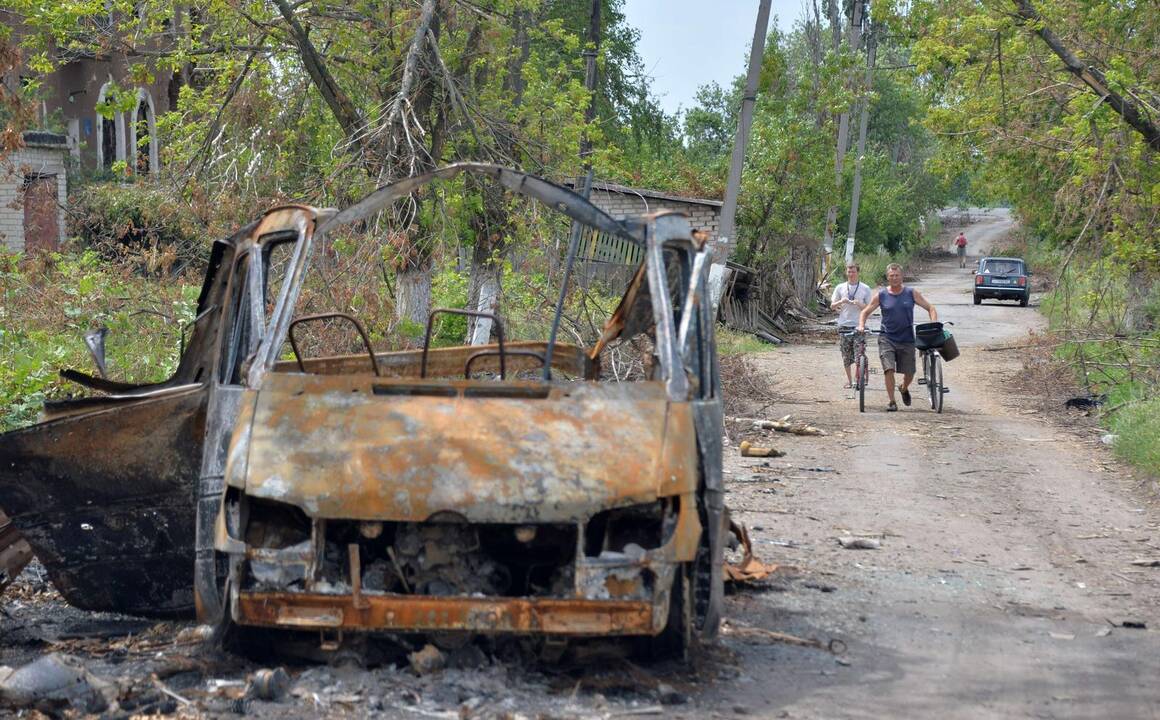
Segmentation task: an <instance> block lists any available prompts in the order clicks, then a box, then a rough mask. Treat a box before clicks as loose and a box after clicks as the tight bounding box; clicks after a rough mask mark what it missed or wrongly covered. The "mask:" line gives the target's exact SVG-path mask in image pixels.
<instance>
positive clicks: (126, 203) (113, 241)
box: [69, 182, 209, 274]
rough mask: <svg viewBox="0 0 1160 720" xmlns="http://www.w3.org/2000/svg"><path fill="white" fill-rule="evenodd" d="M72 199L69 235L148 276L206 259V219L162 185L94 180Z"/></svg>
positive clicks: (194, 265)
mask: <svg viewBox="0 0 1160 720" xmlns="http://www.w3.org/2000/svg"><path fill="white" fill-rule="evenodd" d="M69 201H70V206H69V233H70V234H71V235H73V236H76V237H77V238H79V239H80V242H81V244H82V246H83V247H86V248H92V249H94V250H96V251H97V252H99V253H100V254H101V257H103V258H105V259H108V260H123V259H129V260H130V262H131V263H132V264H134V265H135V266H136V267H137V268H138V269H139V270H141V271H144V272H147V273H149V274H169V273H172V272H177V273H180V272H182V271H183V270H185V269H187V268H190V267H197V266H199V265H200V264H201V263H203V262H204V261H205V258H206V255H207V248H208V246H209V243H208V242H207V241H206V231H205V227H204V225H203V223H202V222H201V221H200V220H199V219H198V218H197V217H196V216H195V215H194V213H193V211H192V210H191V209H190V208H189V206H188V205H186V204H185V203H183V202H182V201H180V200H175V199H174V198H173V196H172V195H171V194H170V193H169V192H167V191H166V189H165V188H163V187H162V186H161V185H159V184H156V183H146V182H141V183H137V184H125V183H93V184H90V185H86V186H85V187H83V188H81V189H80V190H79V191H77V192H75V193H74V194H73V196H72V197H71V198H70V199H69Z"/></svg>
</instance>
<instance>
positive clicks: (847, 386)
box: [842, 383, 854, 390]
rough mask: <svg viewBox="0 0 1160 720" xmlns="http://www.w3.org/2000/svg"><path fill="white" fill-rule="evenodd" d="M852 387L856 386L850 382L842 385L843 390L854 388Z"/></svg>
mask: <svg viewBox="0 0 1160 720" xmlns="http://www.w3.org/2000/svg"><path fill="white" fill-rule="evenodd" d="M852 387H854V386H853V385H851V384H850V383H846V384H845V385H843V386H842V389H843V390H849V389H850V388H852Z"/></svg>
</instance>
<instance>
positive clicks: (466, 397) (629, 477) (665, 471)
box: [227, 373, 697, 522]
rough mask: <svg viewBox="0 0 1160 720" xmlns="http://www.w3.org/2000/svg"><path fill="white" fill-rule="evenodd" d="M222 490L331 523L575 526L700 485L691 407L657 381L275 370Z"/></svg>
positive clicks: (246, 424)
mask: <svg viewBox="0 0 1160 720" xmlns="http://www.w3.org/2000/svg"><path fill="white" fill-rule="evenodd" d="M252 408H253V409H252V414H250V413H246V414H245V416H244V417H243V419H242V423H241V425H240V427H239V429H238V432H237V435H236V436H235V438H234V441H233V447H232V449H231V452H230V457H231V459H230V464H229V467H228V469H227V482H228V483H229V484H230V485H234V486H237V487H241V486H243V484H244V487H245V489H246V492H247V494H249V495H251V496H254V497H260V498H267V499H271V500H278V501H281V502H286V503H292V504H294V505H297V506H299V507H301V508H302V509H303V510H304V511H305V512H306V513H307V514H308V515H311V516H313V517H325V518H347V519H367V520H370V519H376V520H392V521H423V520H427V519H428V518H430V517H432V516H433V515H435V514H437V513H440V512H452V513H457V514H459V515H462V516H463V517H464V518H466V519H467V520H469V521H472V522H525V521H526V522H537V521H539V522H560V521H573V520H579V519H581V518H584V517H587V516H590V515H592V514H593V513H595V512H597V511H599V510H601V509H604V508H608V507H615V506H621V505H627V504H632V503H639V502H648V501H650V500H653V499H655V498H657V497H658V496H664V495H672V494H678V493H684V492H690V491H692V490H694V489H695V488H696V476H697V471H696V467H697V465H696V460H697V458H696V442H695V437H694V429H693V421H692V414H691V412H690V408H689V407H688V406H687V405H685V404H680V403H673V404H670V403H669V402H668V401H667V399H666V397H665V394H664V388H663V386H662V385H661V384H660V383H624V384H607V385H604V384H595V383H576V384H561V385H553V386H548V385H545V384H540V383H513V382H508V383H492V382H482V381H481V382H475V381H461V382H448V381H437V382H430V383H423V382H421V381H420V382H406V381H394V380H387V379H384V378H377V379H376V378H374V377H371V376H318V375H297V374H281V373H275V374H271V375H270V376H268V377H267V378H266V381H265V382H264V384H263V387H262V389H261V390H260V391H259V392H258V393H257V398H256V402H255V403H254V405H253V406H252Z"/></svg>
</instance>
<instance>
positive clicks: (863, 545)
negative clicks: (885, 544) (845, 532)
mask: <svg viewBox="0 0 1160 720" xmlns="http://www.w3.org/2000/svg"><path fill="white" fill-rule="evenodd" d="M838 544H839V545H841V546H842V547H843V548H845V549H847V550H877V549H878V548H880V547H882V542H881V541H879V540H875V539H874V538H865V537H851V536H843V537H840V538H838Z"/></svg>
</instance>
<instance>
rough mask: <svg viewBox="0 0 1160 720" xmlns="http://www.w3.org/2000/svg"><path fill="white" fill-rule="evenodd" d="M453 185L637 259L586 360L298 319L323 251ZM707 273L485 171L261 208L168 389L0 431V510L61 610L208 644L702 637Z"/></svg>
mask: <svg viewBox="0 0 1160 720" xmlns="http://www.w3.org/2000/svg"><path fill="white" fill-rule="evenodd" d="M464 172H469V173H475V174H478V175H481V176H484V177H486V178H490V179H491V180H492V181H494V182H497V183H499V184H500V185H502V186H503V187H505V188H507V189H508V190H509V191H511V192H514V193H518V194H521V195H524V196H527V197H530V198H533V199H534V200H537V201H539V202H542V203H544V204H546V205H547V206H548V207H550V208H552V209H554V210H556V211H558V212H561V213H563V214H564V215H566V216H568V217H569V218H571V219H572V220H573V221H574V222H579V223H582V224H583V225H586V226H588V227H590V228H592V229H594V230H595V231H597V232H600V233H605V234H608V235H611V236H615V237H616V238H618V239H622V240H627V241H630V242H632V243H635V244H637V245H638V246H639V247H640V248H642V250H643V253H644V261H643V262H642V264H641V265H640V267H639V269H638V271H637V272H636V274H635V276H634V277H633V279H632V281H631V282H630V283H629V285H628V287H627V289H626V291H625V293H624V296H623V298H622V300H621V302H620V305H619V307H618V308H617V310H616V311H615V313H614V314H613V316H612V318H611V319H610V320H609V321H608V323H607V324H606V325H605V327H604V330H603V333H602V335H601V337H600V338H599V340H598V341H597V342H596V343H595V344H594V345H593V346H592V347H580V346H577V345H572V344H566V343H563V342H553V341H551V340H549V341H513V340H509V339H507V338H506V337H505V335H504V332H503V324H502V319H501V318H492V321H493V323H494V324H493V327H494V331H495V339H496V340H497V342H495V343H493V344H490V345H475V346H463V347H432V344H431V335H432V322H429V323H428V327H427V335H426V339H425V341H424V343H423V345H422V347H421V348H415V349H406V350H387V351H384V350H378V349H375V348H374V347H373V346H372V343H371V341H370V339H369V335H368V333H367V331H366V329H365V328H364V325H363V322H362V321H361V320H360V319H358V318H355V317H353V316H351V315H348V314H344V313H324V314H318V313H313V312H304V309H303V307H302V306H301V304H300V302H299V301H300V295H301V289H302V284H303V278H304V277H305V276H306V273H307V271H308V269H309V267H310V264H311V262H312V260H313V259H314V258H316V257H318V254H319V253H318V252H316V249H317V248H318V247H321V246H322V243H324V242H325V238H326V236H327V234H328V233H332V232H334V231H335V230H336V229H337V228H339V227H342V226H345V225H348V224H351V223H358V222H361V221H364V220H367V219H369V218H372V217H374V216H375V215H376V214H377V213H379V212H380V211H382V210H383V209H385V208H388V207H390V206H391V205H392V203H394V202H395V201H397V200H398V199H400V198H404V197H406V196H408V195H409V194H410V193H412V192H414V191H415V190H416V189H417V188H420V187H422V186H424V185H426V184H428V183H431V182H433V181H436V180H439V179H448V178H451V177H454V176H456V175H458V174H460V173H464ZM708 256H709V252H708V249H707V248H706V247H705V240H704V237H703V235H702V234H700V233H696V232H694V231H693V230H692V228H690V226H689V223H688V221H687V220H686V218H685V217H684V216H682V215H679V214H675V213H658V214H653V215H649V216H644V217H640V218H636V219H629V220H613V219H612V218H611V217H609V216H608V215H606V214H604V213H603V212H602V211H600V210H598V209H597V208H596V207H594V206H593V205H591V204H590V203H588V202H587V201H586V200H584V199H583V198H581V197H580V196H578V195H576V194H574V193H572V192H571V191H569V190H566V189H564V188H561V187H559V186H557V185H554V184H552V183H549V182H547V181H545V180H542V179H540V178H536V177H534V176H531V175H527V174H524V173H521V172H517V171H514V170H509V169H505V168H500V167H496V166H490V165H482V164H471V163H466V164H459V165H453V166H449V167H446V168H443V169H441V170H437V171H434V172H432V173H429V174H426V175H423V176H418V177H413V178H408V179H406V180H402V181H400V182H398V183H395V184H392V185H389V186H386V187H383V188H381V189H379V190H378V191H376V192H375V193H373V194H372V195H370V196H368V197H367V198H366V199H364V200H362V201H361V202H359V203H357V204H356V205H354V206H352V207H350V208H348V209H345V210H342V211H338V212H336V211H333V210H320V209H315V208H311V207H307V206H288V207H281V208H276V209H274V210H271V211H269V212H268V213H266V214H265V215H264V216H262V217H261V218H260V219H259V220H258V221H256V222H255V223H253V224H251V225H249V226H247V227H245V228H243V229H241V230H240V231H239V232H238V233H236V234H235V235H234V236H233V237H231V238H229V239H226V240H223V241H219V242H217V243H215V244H214V247H213V252H212V256H211V261H210V266H209V271H208V273H207V276H206V279H205V283H204V285H203V288H202V292H201V297H200V298H199V303H198V309H197V317H196V320H195V321H194V322H193V324H192V327H191V328H189V333H188V337H189V340H188V342H187V343H186V347H185V349H184V352H183V355H182V358H181V361H180V364H179V367H178V369H177V371H176V373H175V374H174V377H173V378H171V379H170V380H169V381H167V382H165V383H161V384H158V385H150V386H133V385H126V384H121V383H116V382H114V381H110V380H106V379H103V378H99V377H91V376H87V375H83V374H81V373H77V372H69V373H68V377H70V378H71V379H73V380H75V381H77V382H79V383H81V384H83V385H86V386H88V387H90V388H92V389H94V390H96V391H99V392H100V393H101V394H99V395H97V396H95V397H92V398H86V399H79V400H64V401H59V402H56V403H49V404H48V406H47V407H46V409H45V420H44V422H42V423H40V424H38V425H35V426H33V427H30V428H26V429H22V430H18V431H15V432H11V433H8V434H5V435H3V436H0V508H2V509H3V510H4V511H5V512H7V514H8V515H9V516H10V517H11V518H12V521H13V523H14V525H15V527H17V528H18V529H19V530H20V531H21V533H22V534H23V535H24V537H25V538H26V539H27V540H28V542H29V543H30V544H31V546H32V548H33V550H34V551H35V552H36V554H37V555H38V557H39V558H40V560H41V562H43V563H44V565H45V566H46V567H47V568H48V570H49V573H50V576H51V578H52V580H53V581H54V583H55V584H56V585H57V587H58V588H59V589H60V591H61V592H62V593H63V594H64V596H65V597H66V599H68V600H69V602H71V603H73V604H74V605H77V606H79V607H86V608H93V609H110V610H120V611H125V612H131V613H140V614H150V615H159V614H160V615H164V614H181V613H183V612H189V611H190V610H191V609H192V608H193V607H194V606H196V612H197V614H198V616H199V618H200V619H201V620H202V621H204V622H207V623H210V624H213V625H215V626H216V627H217V629H218V631H219V632H218V636H219V637H221V638H228V637H235V636H238V635H239V634H242V633H244V631H245V630H246V629H247V628H280V629H283V630H285V631H295V632H298V633H310V634H311V635H310V636H312V637H313V638H315V639H316V641H317V642H318V643H319V644H320V646H321V647H323V648H324V649H327V648H336V647H339V646H341V645H342V643H343V641H344V639H345V638H349V637H352V636H358V635H360V634H363V633H372V634H373V633H391V634H402V633H439V634H440V635H443V636H446V635H449V634H452V635H453V634H471V635H475V634H485V635H501V634H519V635H534V636H542V637H557V638H561V639H563V638H569V637H585V636H639V637H642V638H648V637H653V638H656V640H657V641H659V643H660V644H661V645H664V646H666V647H668V648H669V649H671V650H677V651H679V650H682V649H684V648H687V647H688V646H689V645H690V644H692V643H694V642H695V641H696V640H698V639H702V638H707V637H712V636H713V635H714V634H715V632H716V629H717V625H718V622H719V619H720V609H721V603H722V597H721V596H722V553H723V548H722V544H723V539H724V537H725V534H726V532H727V521H726V520H725V517H724V515H725V511H724V506H723V492H722V479H721V437H722V427H721V423H722V418H721V404H720V384H719V380H718V373H717V364H716V362H717V361H716V350H715V346H714V340H713V317H712V307H711V302H710V300H709V298H708V295H707V291H706V284H707V278H708V267H709V259H708ZM275 266H276V267H277V270H276V271H275V270H274V268H275ZM464 312H466V311H462V310H448V309H439V310H435V311H433V313H432V320H437V319H438V317H439V316H441V315H444V314H447V313H460V314H462V313H464ZM557 322H558V319H557ZM312 324H314V325H317V324H330V325H334V324H345V325H346V326H347V327H348V328H349V329H350V333H351V337H353V338H356V339H357V340H358V344H359V347H361V348H362V350H361V351H360V352H354V353H350V354H340V355H333V354H315V353H312V352H311V351H310V347H311V346H310V343H308V342H304V341H303V338H304V337H306V336H307V335H308V334H309V332H310V326H311V325H312ZM641 334H644V335H646V336H648V338H649V342H648V343H647V347H648V348H649V350H650V354H651V357H650V358H649V359H650V362H649V363H647V367H648V372H647V375H646V377H644V378H643V379H641V380H639V381H620V382H617V381H611V380H605V379H602V378H604V377H605V374H604V373H602V372H601V367H600V364H601V357H602V351H604V350H605V349H606V348H607V347H608V346H609V345H610V344H612V343H615V342H618V341H622V340H624V339H628V338H632V337H635V336H638V335H641ZM554 336H555V333H554V332H553V334H552V337H553V338H554ZM312 355H313V356H312Z"/></svg>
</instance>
